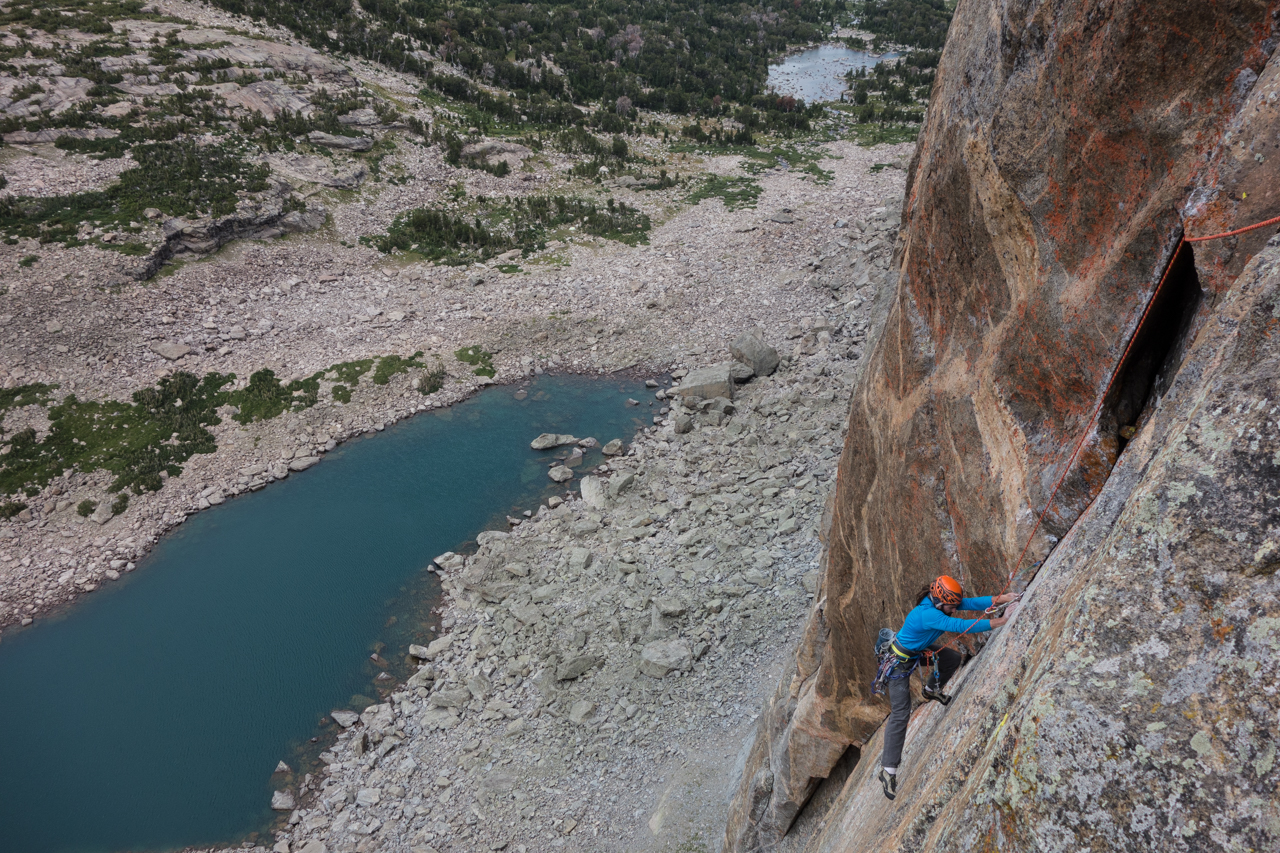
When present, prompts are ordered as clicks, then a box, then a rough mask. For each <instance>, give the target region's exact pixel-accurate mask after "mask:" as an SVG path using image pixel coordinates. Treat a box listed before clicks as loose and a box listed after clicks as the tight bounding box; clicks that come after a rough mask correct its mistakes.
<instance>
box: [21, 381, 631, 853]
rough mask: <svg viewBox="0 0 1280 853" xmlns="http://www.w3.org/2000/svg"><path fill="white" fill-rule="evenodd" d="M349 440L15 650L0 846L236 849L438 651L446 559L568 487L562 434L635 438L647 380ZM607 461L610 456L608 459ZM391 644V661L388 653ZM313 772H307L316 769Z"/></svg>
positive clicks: (566, 384) (491, 407)
mask: <svg viewBox="0 0 1280 853" xmlns="http://www.w3.org/2000/svg"><path fill="white" fill-rule="evenodd" d="M513 391H514V389H512V388H494V389H490V390H488V391H485V392H484V393H482V394H480V395H478V396H477V397H476V398H474V399H472V400H469V401H467V402H465V403H461V404H459V405H457V406H454V407H453V408H452V409H449V410H445V411H440V412H435V413H431V414H426V415H419V416H417V417H415V418H412V419H410V420H407V421H403V422H401V423H400V424H397V425H395V426H393V427H390V428H388V429H387V430H386V431H385V432H384V433H381V434H378V435H376V436H372V437H368V438H364V439H360V440H356V441H352V442H348V443H347V444H345V445H343V446H342V447H340V448H338V449H337V450H335V451H334V452H333V453H331V454H328V455H327V456H326V458H325V459H324V461H323V462H321V464H319V465H317V466H316V467H314V468H312V469H311V470H309V471H306V472H304V473H302V474H295V475H293V476H291V477H289V478H288V479H287V480H285V481H284V482H281V483H276V484H273V485H272V486H271V487H270V488H267V489H264V490H262V491H260V492H256V493H254V494H250V495H245V496H242V497H239V498H235V499H232V500H229V501H228V502H227V503H226V504H224V505H223V506H220V507H217V508H216V509H213V510H210V511H207V512H203V513H200V514H198V515H196V516H195V517H193V518H192V519H191V520H190V521H189V522H187V523H186V524H184V525H182V526H181V527H180V528H179V529H178V530H177V531H175V532H174V533H173V534H171V535H169V536H166V537H165V538H164V539H163V540H162V541H161V542H160V543H159V545H158V546H157V547H156V549H155V551H154V552H153V553H152V554H151V555H150V556H149V557H148V558H147V559H146V560H144V561H143V562H142V563H140V565H139V567H138V570H137V571H136V572H134V573H133V574H131V575H126V577H125V579H124V580H122V581H120V582H117V583H114V584H109V585H108V586H107V587H106V588H105V589H103V590H100V591H98V592H96V593H94V594H93V595H91V596H89V597H88V598H87V599H86V600H85V601H84V602H83V603H81V604H78V605H76V606H75V607H73V608H70V609H69V610H68V611H67V612H66V613H64V614H62V615H60V616H58V617H55V618H50V619H44V620H39V621H38V622H37V623H36V624H35V625H34V626H32V627H31V628H28V629H25V630H21V631H17V632H6V634H5V637H4V642H3V643H0V732H3V737H0V851H2V853H72V851H74V853H102V852H103V851H121V850H160V849H172V848H177V847H182V846H185V845H198V844H212V843H218V842H232V841H235V840H238V839H240V838H243V837H245V835H246V834H247V833H250V832H253V831H261V830H263V829H264V828H265V827H266V826H267V824H268V823H269V822H270V820H271V819H272V813H271V812H270V810H269V808H268V804H269V802H270V797H271V791H272V789H273V788H274V787H279V786H281V785H282V783H283V782H285V781H287V780H286V779H284V778H282V777H279V776H277V777H275V779H274V780H273V779H272V775H271V774H272V770H273V769H274V768H275V766H276V763H277V762H278V761H280V760H281V759H284V760H285V761H288V762H289V763H290V764H292V765H294V766H295V768H296V766H297V764H298V762H299V761H300V760H302V756H301V755H300V753H299V752H298V750H299V748H300V747H302V746H304V745H305V744H306V741H307V739H308V738H310V737H311V736H313V735H316V734H324V731H323V730H321V731H318V730H317V726H318V725H321V721H322V718H323V717H324V716H325V715H326V714H327V713H328V711H329V710H330V709H332V708H335V707H352V706H362V705H363V704H367V703H369V702H370V701H373V699H375V698H376V697H377V685H376V684H375V683H374V681H373V678H374V677H375V676H376V675H377V674H378V673H379V672H380V671H382V670H383V669H388V668H390V669H391V670H392V672H393V674H397V675H403V674H404V673H403V672H396V669H395V667H396V665H397V664H400V665H403V661H404V655H405V649H406V647H407V645H408V643H409V642H410V641H413V642H418V641H421V640H422V639H424V638H425V637H427V636H428V635H427V633H426V631H427V628H428V623H429V621H430V618H431V617H430V614H429V605H430V604H431V603H433V602H434V600H435V598H436V596H437V595H438V592H439V590H438V586H437V585H436V583H435V577H434V575H431V574H429V573H427V572H425V571H423V569H424V567H425V566H426V565H427V564H428V562H429V561H430V559H431V558H432V557H434V556H436V555H438V554H440V553H441V552H443V551H447V550H451V549H456V548H457V547H458V546H459V545H460V544H462V543H463V542H464V541H465V540H468V539H471V538H473V537H474V536H475V535H476V533H477V532H479V531H480V530H483V529H486V528H487V527H498V526H500V525H501V523H502V519H503V517H504V516H505V515H506V514H508V513H511V514H516V513H518V512H519V511H520V510H522V509H526V508H534V507H536V502H537V500H538V499H539V498H540V497H541V496H542V495H543V494H544V493H545V492H546V491H548V489H549V487H550V486H551V485H552V484H551V481H550V480H549V479H548V478H547V476H546V471H547V460H548V457H549V455H550V454H547V453H537V452H535V451H532V450H530V449H529V441H530V440H531V439H532V438H533V437H534V436H536V435H537V434H538V433H541V432H560V433H564V432H569V433H573V434H574V435H578V436H588V435H589V436H594V437H595V438H598V439H599V440H600V441H601V442H604V441H607V440H609V439H612V438H624V439H627V440H629V439H630V438H631V436H632V435H633V434H634V432H635V429H636V427H637V426H639V425H641V424H640V422H639V420H638V419H637V417H643V418H648V417H649V416H650V410H649V408H648V407H647V406H645V407H641V408H640V409H636V408H629V407H627V406H626V405H625V403H626V399H627V397H628V396H633V397H636V398H638V399H642V400H646V399H651V398H652V395H647V396H646V395H645V392H644V389H643V387H642V386H641V385H640V384H639V383H637V382H635V381H631V380H626V381H622V380H616V379H613V380H610V379H582V378H574V377H561V378H548V377H544V378H542V379H541V380H539V381H538V382H537V383H536V384H535V385H533V386H532V387H531V388H530V389H529V392H530V393H529V396H528V398H527V399H525V400H523V401H520V400H516V399H515V398H514V395H513ZM595 453H596V456H595V457H593V456H591V455H589V456H588V459H587V461H588V462H589V463H595V462H597V461H598V460H599V457H598V451H595ZM374 651H381V653H382V655H383V657H384V658H385V659H386V660H387V661H390V664H386V665H377V664H374V663H373V662H371V661H370V660H369V655H370V654H371V653H372V652H374ZM303 769H308V768H303Z"/></svg>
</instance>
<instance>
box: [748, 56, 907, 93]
mask: <svg viewBox="0 0 1280 853" xmlns="http://www.w3.org/2000/svg"><path fill="white" fill-rule="evenodd" d="M897 55H898V54H896V53H886V54H884V55H883V56H879V55H875V54H870V53H866V52H865V51H861V50H850V49H849V48H847V47H843V46H841V45H838V44H824V45H819V46H818V47H815V48H813V49H812V50H805V51H801V52H799V53H793V54H791V55H789V56H787V57H785V58H783V60H782V62H780V63H778V64H777V65H770V66H769V87H770V88H772V89H773V90H774V91H775V92H777V93H778V94H779V95H790V96H791V97H793V98H799V99H800V100H802V101H804V102H805V103H806V104H816V103H820V102H822V101H838V100H840V93H841V92H843V91H844V90H845V88H846V85H845V79H844V75H845V73H846V72H848V71H849V70H850V69H857V68H870V67H873V66H874V65H875V64H876V63H877V62H879V61H880V60H882V59H893V58H894V57H896V56H897Z"/></svg>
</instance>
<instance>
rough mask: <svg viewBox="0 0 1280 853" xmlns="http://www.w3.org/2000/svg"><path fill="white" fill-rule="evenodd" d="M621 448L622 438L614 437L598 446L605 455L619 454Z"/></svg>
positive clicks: (620, 453)
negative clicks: (600, 446)
mask: <svg viewBox="0 0 1280 853" xmlns="http://www.w3.org/2000/svg"><path fill="white" fill-rule="evenodd" d="M623 449H624V448H623V446H622V439H620V438H615V439H613V440H612V441H610V442H608V443H607V444H605V446H604V447H602V448H600V452H601V453H603V454H604V455H605V456H621V455H622V451H623Z"/></svg>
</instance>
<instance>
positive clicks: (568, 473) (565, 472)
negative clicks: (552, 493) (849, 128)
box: [547, 465, 573, 483]
mask: <svg viewBox="0 0 1280 853" xmlns="http://www.w3.org/2000/svg"><path fill="white" fill-rule="evenodd" d="M547 476H548V477H550V478H551V479H553V480H555V481H556V482H557V483H567V482H568V481H569V480H572V479H573V469H571V468H566V467H565V466H563V465H557V466H556V467H554V468H552V469H551V470H550V471H548V472H547Z"/></svg>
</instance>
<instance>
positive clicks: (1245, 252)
mask: <svg viewBox="0 0 1280 853" xmlns="http://www.w3.org/2000/svg"><path fill="white" fill-rule="evenodd" d="M1278 6H1280V4H1276V3H1267V2H1231V3H1223V4H1213V5H1202V4H1186V3H1171V4H1163V5H1158V6H1152V5H1148V4H1135V3H1121V4H1114V5H1112V6H1108V7H1106V8H1102V7H1098V6H1096V5H1095V4H1091V3H1083V2H1076V0H1057V2H1051V3H1045V4H1039V5H1031V4H1025V3H1017V2H1001V0H974V2H969V3H962V4H960V7H959V9H958V11H957V14H956V17H955V20H954V21H953V24H952V28H951V31H950V35H949V40H948V43H947V47H946V49H945V51H944V55H943V58H942V62H941V65H940V68H939V78H938V79H939V82H938V84H937V86H936V87H935V89H934V92H933V96H932V100H931V103H930V108H929V116H928V120H927V122H926V126H925V130H924V132H923V134H922V136H921V140H920V145H919V148H918V151H917V153H916V156H915V159H914V162H913V165H912V167H911V170H910V174H909V177H908V181H909V183H908V193H907V202H906V205H905V207H904V211H903V220H902V222H903V227H902V232H901V237H900V239H899V241H898V244H897V246H896V249H895V255H894V268H895V269H896V270H897V271H898V272H899V273H900V276H899V281H898V286H897V291H896V295H895V296H894V299H893V304H892V305H891V307H890V311H889V315H888V318H887V322H886V324H885V330H884V333H883V335H882V336H881V337H880V339H879V341H878V343H877V344H876V346H875V348H874V349H873V351H872V355H871V359H870V363H869V366H868V368H867V371H866V373H865V374H864V376H863V378H862V380H861V382H860V383H859V385H858V387H857V389H856V391H855V393H854V399H853V404H852V408H851V412H850V425H849V431H848V434H847V438H846V442H845V448H844V454H843V457H842V459H841V462H840V466H839V482H838V485H837V487H836V491H835V494H834V498H833V500H832V503H831V505H830V510H831V512H830V528H829V530H828V535H827V549H826V551H825V553H824V561H825V569H824V577H823V582H822V586H821V591H820V593H819V596H818V600H817V603H816V604H815V607H814V609H813V611H812V613H811V615H810V617H809V623H808V627H807V630H806V633H805V637H804V639H803V640H802V642H801V644H800V647H799V649H798V650H797V653H796V655H795V661H794V663H793V664H792V666H791V667H790V671H789V672H788V673H787V674H786V675H785V676H784V678H783V679H782V681H781V683H780V684H779V686H778V688H777V690H776V692H775V694H774V697H773V699H772V700H771V701H770V702H769V703H768V705H767V707H766V709H765V713H764V714H763V716H762V718H761V721H760V724H759V727H758V731H757V734H756V737H755V740H754V743H753V744H752V746H751V749H750V754H749V756H748V758H747V761H746V763H745V766H744V769H743V772H742V775H741V779H740V781H739V784H738V788H737V791H736V795H735V799H734V801H733V804H732V807H731V813H730V816H729V821H728V826H727V829H726V834H725V849H726V850H757V849H766V848H767V849H772V848H773V847H774V845H776V844H777V843H778V842H779V841H780V840H781V839H782V838H783V837H784V835H785V834H786V833H787V831H788V829H789V827H790V826H791V825H792V823H793V821H795V819H796V817H797V815H798V814H799V813H800V811H801V809H802V808H803V807H804V805H805V803H806V801H807V800H808V799H809V797H810V795H811V794H812V793H813V791H814V790H815V789H816V788H817V786H818V785H819V783H820V782H821V781H822V780H823V779H824V778H825V777H827V776H828V775H829V774H830V773H832V771H833V768H835V767H836V766H837V762H841V759H842V758H844V759H845V760H844V761H843V762H841V766H842V767H846V768H847V767H848V766H849V765H850V764H856V766H855V767H854V769H853V771H852V773H851V775H849V777H848V780H847V781H846V782H844V784H843V787H842V789H841V790H840V791H839V793H838V795H837V796H835V798H834V802H833V804H832V805H831V806H830V808H829V811H827V812H826V813H825V814H824V815H821V816H816V815H815V816H813V819H814V820H817V819H819V818H822V819H824V820H825V828H824V829H823V830H822V832H821V833H820V834H819V835H818V836H817V837H816V838H815V839H814V840H812V841H811V842H810V844H809V845H808V849H811V850H824V851H826V850H832V851H835V850H841V851H851V850H858V851H864V850H886V851H888V850H933V849H965V850H970V849H1000V850H1067V849H1086V848H1087V849H1091V850H1102V849H1106V850H1122V849H1123V850H1128V849H1148V848H1153V849H1162V850H1209V849H1214V850H1216V849H1255V850H1256V849H1269V848H1272V847H1274V846H1276V843H1277V838H1276V829H1275V827H1276V826H1277V823H1276V820H1277V814H1276V806H1275V790H1276V785H1277V782H1278V781H1280V773H1278V772H1277V770H1276V768H1275V762H1274V753H1275V748H1276V746H1275V741H1274V734H1273V733H1274V720H1275V719H1276V714H1277V711H1278V710H1280V701H1278V700H1277V699H1276V697H1275V695H1274V688H1273V685H1274V681H1275V678H1276V664H1275V655H1274V650H1275V649H1276V648H1277V643H1278V640H1277V630H1278V628H1277V626H1280V621H1278V618H1277V614H1278V613H1280V599H1278V598H1277V584H1276V581H1275V575H1274V573H1275V569H1276V566H1277V565H1278V564H1277V562H1276V557H1275V553H1276V548H1277V544H1276V543H1277V537H1278V536H1280V533H1278V532H1277V527H1278V522H1280V519H1278V518H1277V511H1276V508H1275V507H1276V503H1275V500H1276V498H1275V493H1276V482H1277V472H1276V464H1277V461H1276V460H1277V457H1276V450H1277V448H1276V438H1275V428H1274V421H1273V417H1274V416H1273V412H1274V406H1275V403H1276V357H1277V354H1278V352H1280V351H1278V349H1277V346H1278V344H1277V341H1276V338H1275V335H1276V320H1275V317H1276V316H1278V315H1277V314H1276V310H1277V309H1276V305H1277V299H1278V298H1280V272H1278V268H1277V265H1276V264H1277V260H1278V259H1280V246H1277V245H1270V244H1268V240H1269V239H1270V238H1271V237H1272V235H1274V234H1275V231H1276V229H1275V227H1274V226H1272V227H1269V228H1266V229H1259V230H1254V231H1250V232H1247V233H1245V234H1242V235H1239V236H1236V237H1231V238H1225V239H1219V240H1214V241H1209V242H1204V243H1182V242H1181V238H1182V237H1183V236H1184V235H1185V236H1188V237H1192V236H1203V235H1211V234H1215V233H1220V232H1224V231H1228V230H1232V229H1235V228H1239V227H1242V226H1245V225H1248V224H1251V223H1255V222H1259V221H1262V220H1266V219H1268V218H1270V217H1273V216H1275V215H1276V214H1277V213H1280V200H1277V199H1276V197H1275V187H1276V186H1277V182H1276V178H1275V176H1274V174H1273V171H1274V169H1275V166H1274V165H1273V160H1272V158H1273V156H1274V154H1273V152H1274V149H1275V142H1274V140H1275V139H1276V132H1277V129H1278V125H1280V114H1278V113H1277V108H1276V100H1277V98H1278V97H1280V83H1278V82H1277V78H1278V77H1280V69H1278V68H1277V66H1276V63H1274V62H1270V59H1271V56H1272V51H1273V50H1274V47H1275V44H1276V34H1277V32H1276V31H1277V12H1278ZM1166 271H1167V274H1166ZM1144 317H1145V320H1144V319H1143V318H1144ZM1095 412H1096V413H1097V416H1096V417H1095ZM1077 448H1079V452H1078V453H1077V452H1075V451H1076V450H1077ZM1060 481H1061V483H1062V486H1061V489H1060V490H1058V489H1057V484H1058V483H1059V482H1060ZM1055 491H1056V494H1055ZM1046 506H1048V512H1047V513H1045V509H1046ZM1042 513H1044V520H1043V524H1041V525H1037V519H1038V518H1039V517H1040V516H1041V514H1042ZM1028 545H1029V547H1026V548H1025V554H1024V546H1028ZM942 572H946V573H949V574H952V575H954V576H956V577H958V578H960V579H961V580H962V581H963V582H964V583H965V585H966V588H968V589H971V590H975V591H978V592H984V591H992V592H994V591H996V590H998V589H999V588H1001V587H1002V586H1003V585H1004V584H1005V583H1006V579H1008V578H1009V577H1010V575H1012V576H1013V581H1012V583H1013V586H1014V588H1015V589H1017V590H1022V589H1024V588H1025V589H1026V590H1027V593H1028V594H1027V598H1026V601H1025V603H1024V605H1023V606H1022V608H1021V609H1018V610H1015V611H1014V613H1015V615H1014V618H1013V620H1012V621H1011V623H1010V624H1009V625H1008V626H1007V627H1005V628H1003V629H1000V630H998V631H996V632H994V634H993V635H992V636H991V640H990V642H988V643H987V644H986V646H985V648H982V649H981V650H980V651H979V653H978V655H977V657H976V658H975V660H974V661H973V662H972V663H971V664H970V665H969V666H968V667H967V668H966V669H965V670H964V671H963V672H962V674H961V675H960V676H959V677H958V681H957V682H955V686H954V687H952V688H950V692H952V693H953V694H955V696H956V698H955V701H953V702H952V703H951V705H950V706H949V707H946V708H944V707H942V706H940V705H937V704H936V703H930V704H928V705H925V706H923V707H922V708H920V709H918V710H917V712H916V714H915V716H914V717H913V720H912V727H911V729H910V730H909V734H908V741H907V750H906V753H905V756H904V760H903V765H902V767H903V770H902V775H901V776H900V779H901V782H900V788H899V794H898V798H897V799H896V801H894V802H892V803H890V802H888V801H887V800H885V799H884V797H883V795H882V794H881V793H880V791H879V787H878V783H877V782H876V781H875V774H876V772H877V770H878V764H879V751H880V748H881V744H880V740H879V737H878V735H877V728H878V727H879V725H880V723H881V721H882V719H883V717H884V715H885V713H886V712H887V708H886V707H885V705H884V704H883V702H881V701H880V700H877V699H873V698H872V697H870V696H869V685H870V682H871V678H872V675H873V670H874V659H873V655H872V648H871V647H872V640H873V637H874V635H875V633H876V631H877V629H879V628H880V627H882V626H893V627H896V626H897V625H898V624H900V622H901V620H902V617H903V615H904V614H905V613H906V611H907V610H908V609H909V607H910V606H911V604H912V603H913V600H912V596H913V594H914V593H915V592H916V590H918V589H919V588H920V587H921V585H922V584H923V583H925V582H927V581H928V580H929V579H931V578H932V577H934V576H935V575H937V574H939V573H942ZM860 758H861V759H864V760H859V759H860ZM845 772H848V771H847V770H846V771H845Z"/></svg>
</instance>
